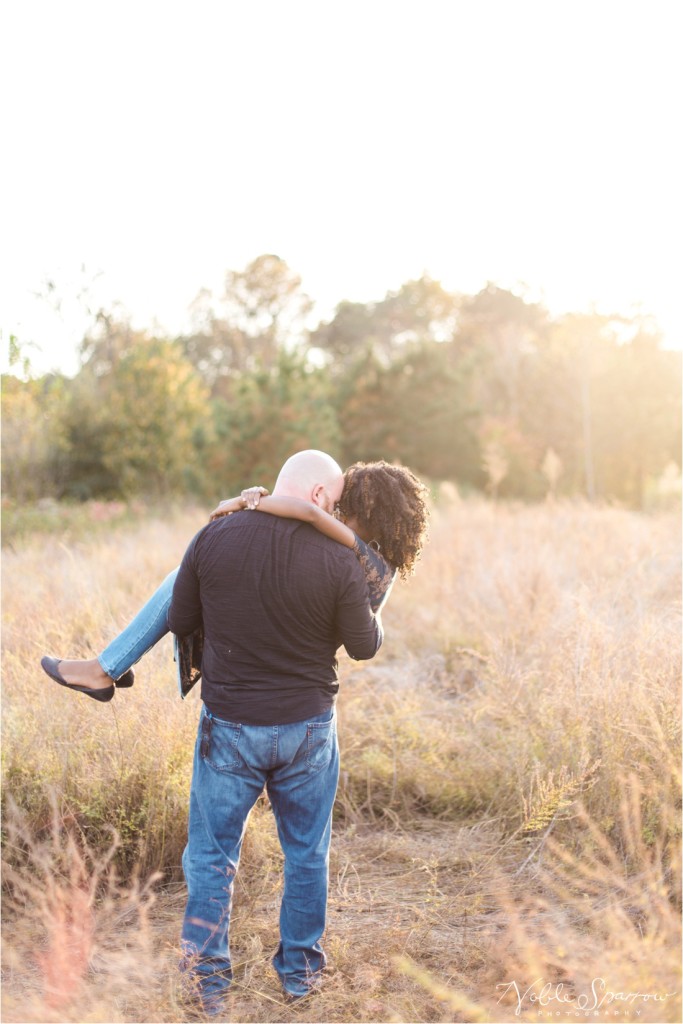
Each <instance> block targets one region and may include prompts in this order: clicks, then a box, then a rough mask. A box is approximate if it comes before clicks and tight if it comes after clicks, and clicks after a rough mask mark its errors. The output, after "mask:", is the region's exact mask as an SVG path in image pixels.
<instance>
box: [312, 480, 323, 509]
mask: <svg viewBox="0 0 683 1024" xmlns="http://www.w3.org/2000/svg"><path fill="white" fill-rule="evenodd" d="M324 500H325V488H324V487H323V485H322V484H316V485H315V487H314V488H313V493H312V494H311V501H312V502H313V504H314V505H320V504H321V503H322V502H323V501H324Z"/></svg>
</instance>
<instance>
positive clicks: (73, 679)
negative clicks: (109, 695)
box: [59, 658, 114, 690]
mask: <svg viewBox="0 0 683 1024" xmlns="http://www.w3.org/2000/svg"><path fill="white" fill-rule="evenodd" d="M59 674H60V675H61V677H62V679H64V681H65V682H67V683H69V685H70V686H87V687H88V689H89V690H107V689H108V688H109V687H110V686H111V684H112V683H113V682H114V680H113V679H112V678H111V676H108V675H107V673H106V672H105V671H104V669H103V668H102V666H101V665H100V663H99V661H98V660H97V658H90V659H89V660H84V661H76V660H74V661H60V662H59Z"/></svg>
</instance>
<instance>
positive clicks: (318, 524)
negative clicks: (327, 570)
mask: <svg viewBox="0 0 683 1024" xmlns="http://www.w3.org/2000/svg"><path fill="white" fill-rule="evenodd" d="M254 507H255V508H258V509H259V511H260V512H268V514H269V515H271V516H283V517H284V518H285V519H300V520H301V521H302V522H304V523H310V524H311V526H314V527H315V528H316V530H319V531H320V533H324V534H325V536H326V537H331V539H332V540H336V541H337V543H338V544H343V545H344V546H345V547H347V548H352V547H353V546H354V544H355V541H356V535H355V533H354V532H353V530H351V529H349V527H348V526H346V525H345V524H344V523H340V521H339V520H338V519H335V518H334V516H331V515H330V513H329V512H325V510H324V509H322V508H320V506H319V505H314V504H313V502H311V501H303V500H302V499H301V498H284V497H273V496H272V495H262V496H261V498H260V500H259V501H258V504H256V505H255V506H254Z"/></svg>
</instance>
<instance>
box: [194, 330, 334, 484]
mask: <svg viewBox="0 0 683 1024" xmlns="http://www.w3.org/2000/svg"><path fill="white" fill-rule="evenodd" d="M213 407H214V423H215V442H214V443H213V445H212V447H211V450H210V452H209V453H208V454H207V464H208V469H209V474H210V479H211V481H212V485H213V487H214V488H215V490H214V492H213V493H214V494H215V495H216V496H220V497H225V496H226V493H228V492H230V493H235V492H238V491H239V490H240V489H241V488H242V487H245V486H247V485H248V484H252V483H261V484H264V485H265V486H267V487H270V486H272V483H273V481H274V479H275V475H276V474H277V471H278V469H279V468H280V466H281V465H282V463H283V462H284V461H285V459H286V458H287V457H288V456H289V455H291V454H292V453H293V452H296V451H301V450H303V449H305V448H320V449H322V450H324V451H327V452H329V453H330V454H331V455H333V456H335V457H338V456H339V455H340V445H339V429H338V425H337V419H336V416H335V412H334V408H333V406H332V402H331V394H330V385H329V380H328V377H327V375H326V374H325V373H323V372H322V371H321V370H319V369H316V368H314V367H313V366H311V365H310V363H308V362H307V361H306V359H305V357H304V356H303V355H302V354H301V353H297V352H287V351H284V350H281V351H280V352H279V353H278V355H277V359H276V362H275V364H274V365H273V366H260V367H257V368H256V369H255V370H252V371H248V372H245V373H243V374H242V375H241V376H240V378H239V379H238V380H236V381H235V382H234V384H233V389H232V392H231V394H230V396H229V398H228V400H223V399H216V400H214V403H213Z"/></svg>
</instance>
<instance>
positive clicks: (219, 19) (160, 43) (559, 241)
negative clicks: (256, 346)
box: [0, 0, 683, 372]
mask: <svg viewBox="0 0 683 1024" xmlns="http://www.w3.org/2000/svg"><path fill="white" fill-rule="evenodd" d="M677 13H680V8H679V5H678V4H675V3H668V2H662V0H659V2H658V0H648V2H637V3H634V2H631V0H620V2H613V0H590V2H585V0H572V2H563V0H553V2H549V0H539V2H536V0H500V2H492V0H466V2H465V0H409V2H406V0H392V2H386V0H361V2H359V0H239V2H238V0H215V2H208V0H204V2H202V0H192V2H190V0H185V2H178V0H163V2H158V0H133V2H130V0H117V2H116V3H114V2H111V0H87V2H81V0H59V2H57V3H55V2H54V0H46V2H37V0H14V3H7V4H5V5H4V9H3V13H2V21H1V24H0V31H1V32H2V37H3V42H4V45H3V57H2V62H1V63H2V67H1V68H0V77H1V81H0V87H1V88H2V93H1V95H2V97H3V111H2V120H3V130H2V140H3V142H4V146H3V148H4V151H5V155H4V157H3V159H2V163H1V165H0V176H1V177H2V179H3V180H2V190H1V192H0V195H1V199H0V202H1V203H2V210H1V211H0V212H1V214H2V219H1V221H0V231H1V237H2V246H1V249H2V257H1V258H2V265H1V266H0V289H1V290H0V327H1V329H2V335H3V340H2V345H3V349H6V348H7V339H8V337H9V334H10V333H14V334H16V335H17V336H18V337H19V338H20V340H22V341H33V342H35V343H36V344H38V345H39V346H40V349H41V351H40V352H34V355H33V360H34V363H35V365H36V367H39V368H40V369H47V368H49V367H59V368H61V369H64V370H65V371H66V372H73V371H74V370H75V368H76V365H77V364H76V360H75V346H76V344H77V342H78V341H79V340H80V337H81V335H82V333H83V329H84V326H85V318H84V314H83V312H82V310H81V308H80V306H79V304H78V303H77V302H76V300H75V295H76V292H77V291H78V290H79V289H80V287H81V286H82V284H83V283H84V281H87V280H88V279H90V278H91V277H92V276H93V275H95V274H96V273H99V274H100V276H99V277H98V279H97V282H96V285H95V288H94V298H95V299H96V300H97V301H99V302H103V303H105V304H107V305H108V304H110V303H112V302H113V301H115V300H118V301H120V302H121V303H122V304H123V306H124V307H125V308H126V309H127V310H128V311H129V312H130V313H131V314H132V316H133V320H134V323H136V324H137V325H138V326H150V325H151V324H152V322H153V321H154V320H155V319H156V320H157V321H158V322H159V323H160V325H161V326H162V327H163V328H165V329H167V330H171V331H176V330H181V329H182V328H183V326H184V325H185V323H186V315H187V307H188V305H189V304H190V302H191V301H192V299H193V298H194V297H195V295H196V294H197V292H198V290H199V289H200V288H201V287H202V286H207V287H209V288H211V289H214V290H218V289H219V288H220V285H221V282H222V279H223V275H224V272H225V270H226V269H228V268H231V269H241V268H242V267H244V266H245V265H246V263H247V262H249V261H250V260H251V259H253V258H254V257H255V256H257V255H259V254H260V253H263V252H273V253H276V254H277V255H279V256H281V257H282V258H283V259H285V260H286V261H287V263H288V264H289V266H290V267H291V268H292V269H293V270H295V271H297V272H298V273H299V274H301V275H302V277H303V284H304V288H305V289H306V290H307V291H308V293H309V294H310V295H311V296H312V298H314V299H315V300H317V302H318V307H317V310H318V313H319V314H320V315H321V316H322V315H326V314H328V313H329V312H331V310H332V309H333V307H334V306H335V305H336V303H337V302H338V301H340V300H341V299H344V298H348V299H355V300H360V301H364V300H369V299H378V298H382V297H383V296H384V294H385V293H386V291H387V290H389V289H393V288H396V287H398V286H399V285H400V284H401V283H402V282H403V281H405V280H408V279H410V278H412V277H417V276H419V275H420V274H422V272H423V271H425V270H426V271H428V272H429V273H430V274H431V275H432V276H433V277H436V278H437V279H439V280H441V281H442V282H443V283H444V285H445V286H446V287H448V288H452V289H454V290H457V291H463V292H469V293H473V292H475V291H477V290H478V289H479V288H481V287H482V286H483V285H484V284H485V282H486V281H487V280H493V281H495V282H497V283H498V284H500V285H502V286H504V287H513V288H516V287H517V286H518V284H519V283H520V282H524V283H525V284H526V286H528V288H529V289H530V294H531V295H532V297H536V298H542V299H543V300H544V301H545V302H546V304H547V305H548V306H549V307H550V309H551V311H553V312H556V313H559V312H562V311H564V310H587V309H588V308H589V307H590V306H591V304H596V306H597V308H599V309H601V310H605V311H609V310H618V311H621V312H632V311H633V310H634V308H635V306H636V305H637V304H641V305H642V309H643V311H646V312H648V313H652V314H654V315H655V317H656V318H657V320H658V322H659V324H660V326H661V327H662V328H663V330H664V332H665V339H666V344H667V345H669V346H677V347H678V346H682V345H683V314H682V312H681V302H680V298H679V294H678V293H679V292H680V286H679V278H680V265H679V264H678V261H677V260H676V259H675V258H674V257H673V256H672V253H671V249H672V247H673V245H674V244H676V245H678V244H679V243H680V238H681V217H680V213H681V208H680V201H679V194H680V181H681V180H683V166H682V165H681V159H680V155H679V150H680V106H679V98H680V87H681V84H682V83H681V78H680V74H679V72H677V70H676V68H677V66H678V65H679V63H680V52H679V51H680V37H679V34H678V29H677V25H676V14H677ZM83 265H84V266H85V268H86V272H85V274H82V273H81V267H82V266H83ZM48 277H50V278H52V279H53V280H55V282H56V283H57V285H58V287H59V289H60V291H61V292H62V295H63V299H64V301H63V307H62V314H61V317H59V316H57V315H56V314H55V313H54V312H52V311H50V310H49V309H48V307H47V306H46V305H45V304H44V303H41V302H40V301H39V300H37V299H36V298H35V297H34V296H33V293H34V292H35V291H39V290H40V289H41V285H42V284H43V282H44V281H45V279H46V278H48Z"/></svg>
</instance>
